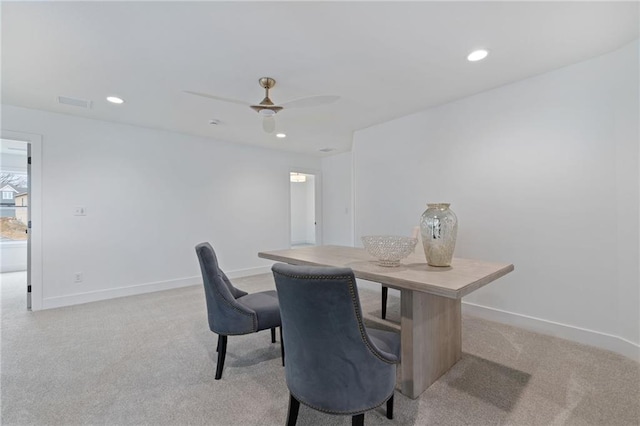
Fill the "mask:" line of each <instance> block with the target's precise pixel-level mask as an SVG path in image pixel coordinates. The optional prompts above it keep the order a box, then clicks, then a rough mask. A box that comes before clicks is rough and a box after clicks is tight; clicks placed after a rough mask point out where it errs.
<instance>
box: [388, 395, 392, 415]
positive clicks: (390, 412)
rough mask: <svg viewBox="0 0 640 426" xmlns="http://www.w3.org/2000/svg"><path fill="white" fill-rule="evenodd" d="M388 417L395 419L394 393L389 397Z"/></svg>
mask: <svg viewBox="0 0 640 426" xmlns="http://www.w3.org/2000/svg"><path fill="white" fill-rule="evenodd" d="M387 418H388V419H393V395H391V398H389V399H387Z"/></svg>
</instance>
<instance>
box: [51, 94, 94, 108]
mask: <svg viewBox="0 0 640 426" xmlns="http://www.w3.org/2000/svg"><path fill="white" fill-rule="evenodd" d="M58 103H59V104H61V105H69V106H74V107H79V108H84V109H89V108H91V101H86V100H84V99H77V98H69V97H66V96H58Z"/></svg>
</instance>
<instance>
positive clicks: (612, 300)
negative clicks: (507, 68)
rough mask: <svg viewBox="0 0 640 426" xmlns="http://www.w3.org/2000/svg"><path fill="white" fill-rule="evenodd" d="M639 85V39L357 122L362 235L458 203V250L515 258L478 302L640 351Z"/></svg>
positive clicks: (518, 318)
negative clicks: (437, 205) (402, 112)
mask: <svg viewBox="0 0 640 426" xmlns="http://www.w3.org/2000/svg"><path fill="white" fill-rule="evenodd" d="M488 60H490V59H488ZM436 84H437V82H436ZM638 91H639V90H638V43H633V44H631V45H628V46H626V47H624V48H623V49H621V50H618V51H616V52H613V53H610V54H607V55H604V56H601V57H598V58H595V59H592V60H589V61H586V62H582V63H578V64H575V65H572V66H569V67H566V68H563V69H560V70H557V71H554V72H549V73H546V74H543V75H540V76H537V77H534V78H530V79H527V80H524V81H521V82H517V83H514V84H510V85H507V86H504V87H501V88H498V89H495V90H491V91H488V92H484V93H481V94H478V95H476V96H472V97H469V98H465V99H462V100H459V101H457V102H453V103H450V104H447V105H443V106H440V107H437V108H433V109H429V110H427V111H424V112H421V113H418V114H414V115H411V116H408V117H404V118H401V119H398V120H395V121H391V122H388V123H385V124H382V125H378V126H374V127H370V128H367V129H365V130H362V131H358V132H356V133H355V136H354V150H353V155H354V192H355V234H356V238H357V239H359V237H360V236H361V235H365V234H382V233H389V234H406V233H407V232H408V231H407V230H409V229H411V227H413V226H415V225H416V224H417V223H418V220H419V217H420V215H421V214H422V212H423V211H424V210H425V208H426V203H427V202H450V203H451V204H452V209H453V210H454V211H455V212H456V214H457V215H458V219H459V233H458V244H457V247H456V256H457V257H469V258H478V259H486V260H495V261H502V262H511V263H513V264H514V265H515V272H513V273H511V274H509V275H508V276H506V277H504V278H501V279H499V280H498V281H496V282H494V283H492V284H490V285H489V286H487V287H484V288H482V289H480V290H478V291H477V292H475V293H473V294H471V295H469V296H467V297H465V299H464V302H466V303H467V305H466V308H467V309H469V308H474V307H473V305H471V304H474V305H480V306H481V307H485V308H489V309H483V308H478V307H475V310H473V309H472V310H473V312H475V313H476V314H484V315H487V316H488V317H491V318H494V319H500V320H503V321H508V322H513V323H518V324H519V325H522V326H528V327H530V328H534V329H537V330H539V331H544V332H548V333H551V334H556V335H559V336H562V337H566V338H572V339H574V340H578V341H583V342H585V343H590V344H596V345H599V346H602V347H607V348H609V349H613V350H617V351H618V352H622V353H625V354H627V355H631V356H633V357H635V358H638V356H639V355H638V354H639V351H638V343H639V342H640V311H639V306H640V294H639V267H638V263H639V251H638V248H639V247H638V246H639V242H638V241H639V239H638V235H639V227H638V216H639V212H638V194H639V188H638V186H639V174H638V158H639V153H638V113H639V110H638Z"/></svg>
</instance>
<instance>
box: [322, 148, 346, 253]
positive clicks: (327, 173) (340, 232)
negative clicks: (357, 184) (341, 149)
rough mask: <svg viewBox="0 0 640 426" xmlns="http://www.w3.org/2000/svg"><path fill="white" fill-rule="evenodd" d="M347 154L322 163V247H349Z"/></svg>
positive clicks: (335, 156) (329, 158) (330, 158)
mask: <svg viewBox="0 0 640 426" xmlns="http://www.w3.org/2000/svg"><path fill="white" fill-rule="evenodd" d="M351 162H352V157H351V152H346V153H343V154H337V155H333V156H331V157H325V158H323V159H322V177H323V180H324V183H325V184H324V185H323V188H322V202H323V209H322V218H323V220H324V224H325V228H324V234H323V238H324V239H323V241H324V244H336V245H343V246H353V194H352V190H351V188H352V186H351V181H352V175H351V173H352V167H351Z"/></svg>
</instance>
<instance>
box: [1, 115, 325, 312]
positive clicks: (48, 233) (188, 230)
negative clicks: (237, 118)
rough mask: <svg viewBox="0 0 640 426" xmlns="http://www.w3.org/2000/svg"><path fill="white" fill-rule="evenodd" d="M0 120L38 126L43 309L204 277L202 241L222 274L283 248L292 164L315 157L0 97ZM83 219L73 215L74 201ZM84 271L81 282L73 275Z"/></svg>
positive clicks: (11, 125)
mask: <svg viewBox="0 0 640 426" xmlns="http://www.w3.org/2000/svg"><path fill="white" fill-rule="evenodd" d="M2 127H3V129H9V130H13V131H23V132H30V133H36V134H41V135H43V139H42V145H43V147H42V156H43V158H42V174H43V176H42V182H43V184H42V185H43V189H42V193H43V197H42V215H43V223H42V237H43V243H42V251H43V256H42V271H43V295H42V296H43V301H42V302H43V306H44V307H45V308H46V307H54V306H62V305H68V304H73V303H81V302H86V301H91V300H99V299H103V298H109V297H115V296H121V295H127V294H135V293H140V292H145V291H153V290H158V289H163V288H172V287H176V286H181V285H189V284H195V283H199V282H201V278H200V271H199V266H198V263H197V259H196V255H195V251H194V246H195V245H196V244H197V243H199V242H201V241H210V242H211V243H212V244H213V246H214V248H216V249H217V251H218V254H219V260H220V263H221V266H222V268H223V269H225V270H226V271H227V272H229V273H230V275H232V276H233V275H238V274H247V273H251V272H258V271H263V270H264V271H267V270H268V268H266V266H267V265H270V264H271V263H272V262H268V261H265V260H263V259H259V258H258V257H257V252H258V251H260V250H264V249H278V248H287V247H289V240H288V236H289V223H288V217H289V214H288V212H287V209H288V206H289V170H290V169H292V168H296V167H302V168H312V169H318V168H319V167H320V160H319V159H317V158H313V157H308V156H303V155H298V154H288V153H284V152H281V151H271V150H265V149H260V148H254V147H249V146H244V145H239V144H233V143H227V142H222V141H216V140H212V139H206V138H198V137H192V136H186V135H181V134H177V133H171V132H165V131H160V130H153V129H147V128H141V127H135V126H128V125H122V124H114V123H109V122H102V121H97V120H89V119H84V118H77V117H72V116H67V115H62V114H55V113H49V112H43V111H37V110H29V109H25V108H19V107H14V106H9V105H3V109H2ZM79 205H82V206H85V207H86V211H87V216H74V215H73V211H74V206H79ZM75 272H82V273H83V275H84V282H83V283H81V284H76V283H74V282H73V276H74V273H75Z"/></svg>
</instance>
